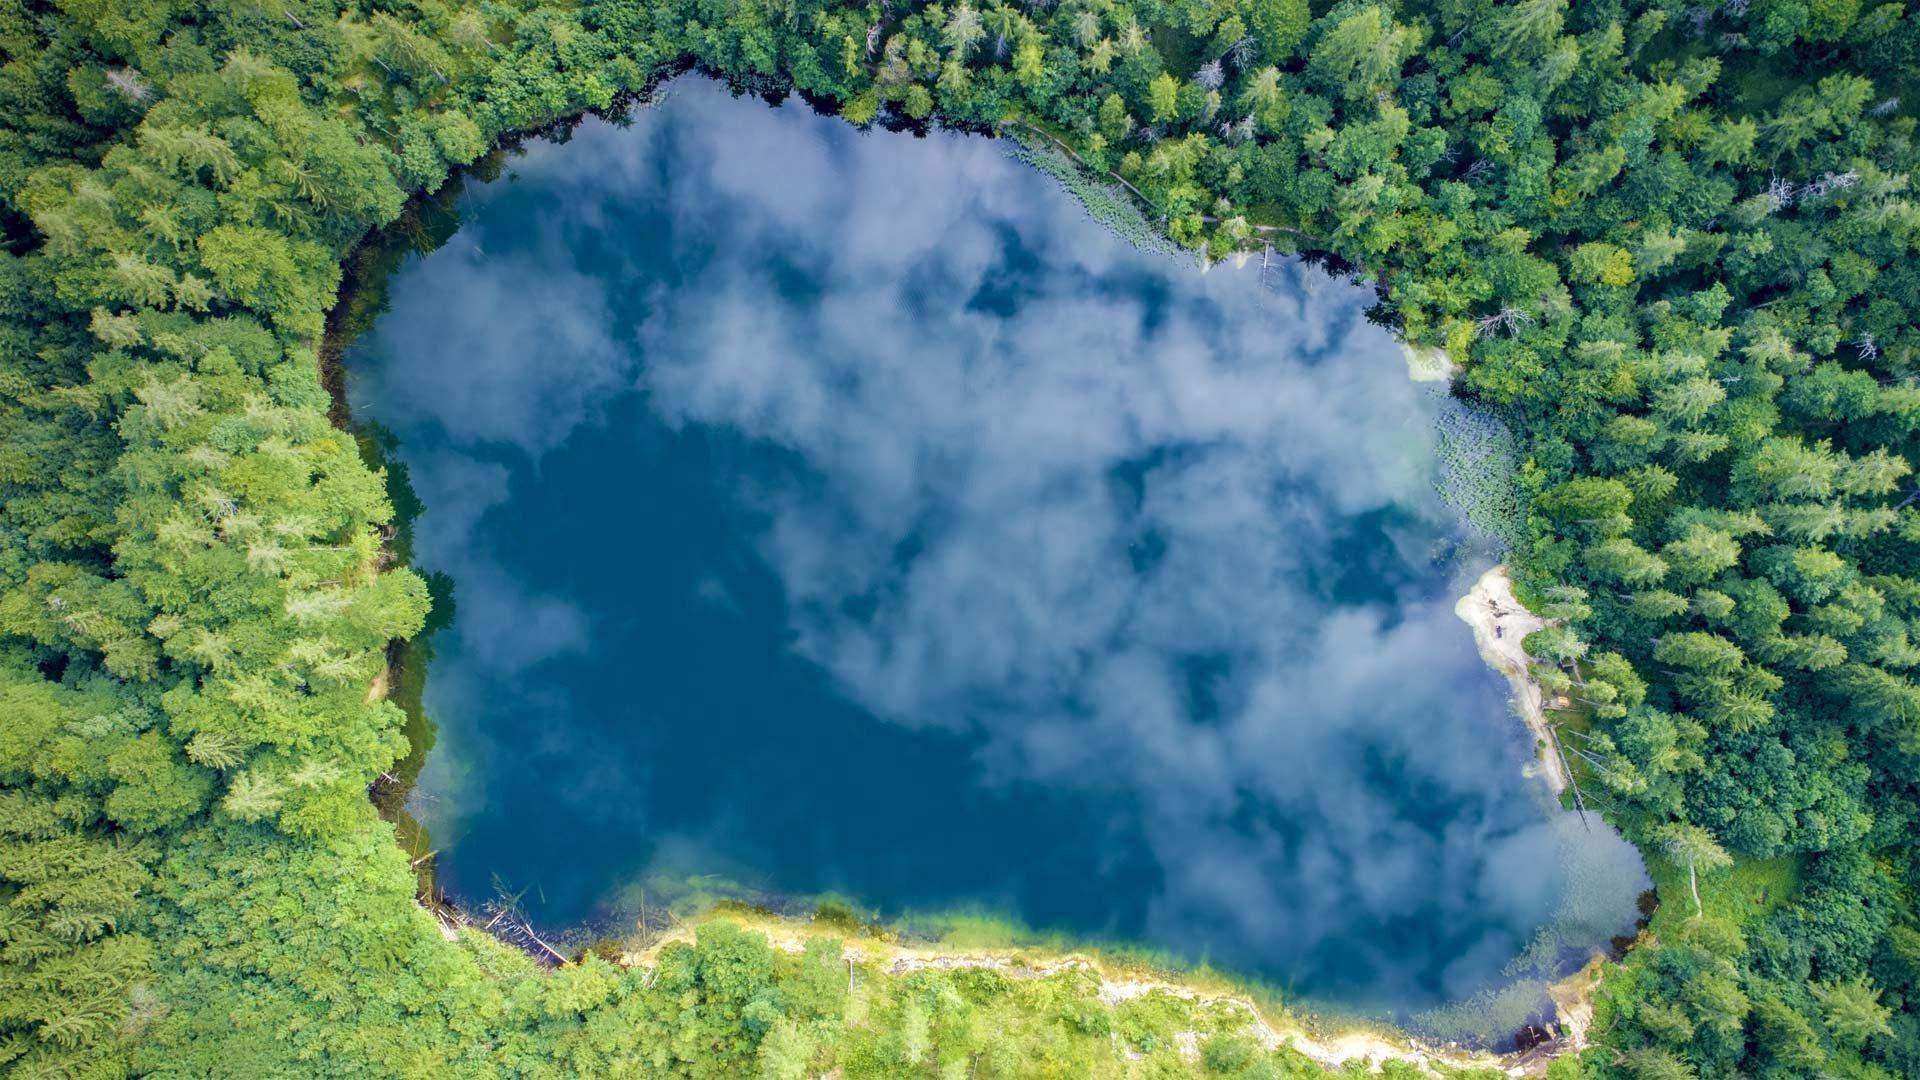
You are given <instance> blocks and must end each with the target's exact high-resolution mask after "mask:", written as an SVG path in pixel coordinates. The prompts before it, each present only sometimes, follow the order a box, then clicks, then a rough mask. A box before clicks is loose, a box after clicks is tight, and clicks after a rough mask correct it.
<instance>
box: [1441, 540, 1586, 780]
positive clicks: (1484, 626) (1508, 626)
mask: <svg viewBox="0 0 1920 1080" xmlns="http://www.w3.org/2000/svg"><path fill="white" fill-rule="evenodd" d="M1453 613H1454V614H1455V615H1457V616H1459V617H1460V621H1461V622H1464V623H1466V624H1467V625H1468V626H1469V627H1471V628H1472V630H1473V643H1474V645H1475V646H1476V647H1478V649H1479V650H1480V658H1481V659H1482V660H1485V661H1486V662H1487V666H1488V667H1491V668H1493V669H1494V670H1495V671H1497V672H1499V673H1500V674H1501V675H1503V676H1505V677H1506V680H1507V685H1508V686H1509V687H1511V688H1512V691H1513V708H1514V711H1515V712H1516V713H1518V714H1519V715H1520V720H1521V722H1522V723H1524V724H1526V726H1527V730H1528V731H1529V732H1531V733H1532V735H1533V740H1534V755H1533V756H1534V761H1533V764H1531V765H1529V766H1527V768H1526V770H1525V773H1526V775H1527V776H1529V777H1533V778H1536V779H1538V780H1539V781H1540V782H1541V783H1542V784H1544V785H1545V786H1546V788H1547V791H1548V793H1549V794H1551V795H1552V796H1553V799H1554V801H1555V803H1556V804H1557V803H1558V802H1559V800H1560V793H1561V792H1563V791H1565V790H1566V789H1567V786H1568V784H1569V783H1570V778H1569V777H1568V776H1567V772H1566V769H1565V768H1564V767H1563V766H1562V765H1561V763H1560V755H1559V753H1558V752H1557V751H1556V749H1555V739H1554V734H1553V729H1552V727H1551V725H1549V724H1548V723H1547V711H1546V694H1545V692H1544V691H1542V690H1541V689H1540V684H1539V682H1537V681H1535V679H1534V677H1533V672H1532V669H1531V664H1532V661H1531V659H1530V658H1529V657H1528V656H1527V651H1526V649H1525V647H1524V646H1523V645H1522V644H1521V643H1522V642H1524V641H1525V640H1526V637H1527V635H1528V634H1531V633H1533V632H1534V631H1535V630H1539V629H1541V628H1542V627H1545V626H1548V625H1551V620H1549V619H1545V618H1542V617H1540V616H1538V615H1535V614H1534V613H1533V612H1531V611H1528V610H1527V609H1526V607H1525V606H1524V605H1522V604H1521V603H1520V601H1519V600H1518V599H1516V598H1515V597H1514V595H1513V577H1512V574H1511V572H1510V571H1509V570H1508V569H1507V565H1506V564H1505V563H1501V564H1500V565H1498V566H1495V567H1494V568H1493V569H1491V570H1489V571H1487V572H1486V573H1484V574H1482V575H1480V580H1478V581H1476V582H1474V583H1473V588H1471V589H1469V590H1467V594H1466V595H1465V596H1462V597H1461V598H1460V600H1459V602H1458V603H1456V604H1455V605H1454V607H1453Z"/></svg>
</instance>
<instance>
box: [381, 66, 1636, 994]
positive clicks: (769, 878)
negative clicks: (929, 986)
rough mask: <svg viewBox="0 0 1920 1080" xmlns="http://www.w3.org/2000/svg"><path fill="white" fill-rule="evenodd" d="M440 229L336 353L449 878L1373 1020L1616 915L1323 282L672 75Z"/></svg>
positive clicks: (1338, 305)
mask: <svg viewBox="0 0 1920 1080" xmlns="http://www.w3.org/2000/svg"><path fill="white" fill-rule="evenodd" d="M461 214H462V219H463V227H462V229H461V231H460V232H459V233H458V234H457V235H456V236H455V237H454V238H453V239H452V240H451V241H450V242H449V243H447V244H446V245H445V246H444V247H442V248H440V249H439V250H438V251H435V252H434V253H432V254H431V255H428V256H425V257H421V258H417V259H414V260H412V261H410V262H409V263H408V264H407V265H405V266H404V267H403V268H402V269H401V270H400V271H399V272H398V273H397V274H396V276H395V277H394V278H393V280H392V282H391V286H392V289H391V301H390V309H389V311H388V312H387V314H385V315H384V316H383V317H382V318H381V319H380V321H379V322H378V323H377V325H376V326H375V328H374V329H373V331H372V332H370V333H369V334H367V335H366V336H365V337H364V338H363V339H362V340H361V341H360V342H359V343H358V344H357V346H356V347H355V349H354V351H353V353H352V355H351V356H350V359H349V365H350V372H351V377H350V388H351V396H352V401H353V405H354V409H355V414H356V416H357V417H358V418H359V419H361V420H363V421H372V422H375V423H378V424H380V425H382V426H384V427H385V428H387V429H389V430H390V431H391V432H392V433H394V434H395V435H396V436H397V438H398V444H397V446H398V450H397V455H398V459H399V460H400V461H401V462H403V463H404V464H405V466H406V468H407V473H408V477H409V479H410V481H411V484H412V486H413V488H414V490H415V492H416V494H417V495H418V496H419V497H420V499H421V500H422V501H423V503H424V505H425V507H426V511H425V513H424V514H423V515H422V516H421V517H420V518H419V520H418V523H417V543H416V557H417V562H418V564H419V566H420V567H421V568H422V569H423V570H426V571H434V572H440V573H444V574H446V575H448V576H449V577H450V579H451V580H452V582H453V606H452V617H451V621H450V624H449V625H448V626H447V627H446V628H445V629H443V630H441V631H439V632H438V633H437V634H436V636H435V638H434V641H433V649H434V656H435V659H434V661H433V663H432V665H431V667H430V669H429V671H428V679H427V690H426V702H427V706H428V712H429V714H430V715H431V717H432V718H433V720H434V721H435V722H436V723H437V724H438V727H439V736H438V743H437V745H436V747H435V748H434V750H433V751H432V753H431V755H430V756H429V759H428V762H427V767H426V770H425V772H424V773H423V775H422V780H421V785H420V788H419V795H418V797H417V798H416V802H415V808H416V810H417V812H418V813H419V815H420V816H421V817H422V818H423V819H425V821H426V822H427V824H428V825H429V826H430V827H431V829H432V830H433V836H434V844H435V846H436V847H438V848H439V849H440V850H441V852H442V854H441V857H440V862H439V867H440V881H441V884H442V885H443V886H444V887H445V888H447V889H448V890H449V891H450V892H451V893H452V894H453V895H455V896H456V897H461V898H465V899H467V900H469V901H478V900H482V899H485V898H486V897H487V896H489V895H491V894H493V893H494V892H495V891H497V890H498V889H501V888H505V889H509V890H511V891H514V892H519V891H521V890H525V893H524V897H523V901H522V902H523V904H524V906H525V907H526V908H527V910H528V911H529V913H530V914H531V915H532V917H533V918H534V920H535V921H536V922H537V923H539V924H540V925H542V926H545V927H564V926H567V925H571V924H579V923H582V922H588V921H596V920H597V921H608V922H611V921H613V920H617V919H628V920H630V919H631V917H632V911H633V909H634V907H635V906H636V905H637V903H638V901H639V899H640V897H641V895H642V893H641V889H642V888H643V887H646V888H647V889H649V890H650V891H649V893H648V895H650V896H651V897H652V901H651V902H652V903H655V904H657V903H658V902H659V901H660V898H661V897H662V896H669V895H672V894H673V892H674V890H675V889H685V888H687V887H689V883H690V882H691V883H692V884H693V886H695V887H698V888H702V889H721V890H722V891H734V892H739V893H742V894H744V895H750V896H761V897H775V898H778V897H804V896H814V895H818V894H824V893H835V894H839V895H843V896H846V897H849V898H852V899H853V900H855V901H856V902H858V903H860V904H862V905H868V906H871V907H872V908H874V909H876V910H878V911H880V912H882V913H884V914H886V915H889V916H899V915H902V914H911V913H929V912H943V911H952V910H955V909H974V910H981V911H986V912H991V913H995V914H998V915H1001V916H1004V917H1008V918H1011V919H1013V920H1016V921H1018V922H1020V923H1023V924H1025V925H1028V926H1032V927H1035V928H1039V929H1043V930H1057V931H1064V932H1069V933H1072V934H1076V935H1081V936H1087V937H1095V938H1101V939H1107V940H1113V941H1120V942H1127V943H1133V944H1139V945H1144V946H1147V947H1150V948H1154V949H1158V950H1163V951H1165V952H1168V953H1171V954H1174V955H1177V956H1181V957H1185V958H1188V959H1194V960H1201V959H1205V960H1208V961H1210V962H1212V963H1214V964H1215V965H1217V966H1221V967H1226V968H1229V969H1233V970H1237V971H1241V972H1245V973H1249V974H1252V975H1257V976H1260V977H1263V978H1267V979H1271V980H1272V981H1274V982H1275V983H1277V984H1279V985H1281V986H1284V987H1288V988H1292V989H1295V990H1297V991H1299V992H1302V993H1306V994H1308V995H1310V996H1313V997H1315V998H1319V999H1321V1000H1324V1001H1328V1002H1333V1003H1337V1004H1342V1005H1346V1006H1349V1007H1353V1008H1356V1009H1367V1010H1387V1011H1400V1012H1406V1011H1414V1010H1419V1009H1424V1008H1429V1007H1432V1006H1435V1005H1440V1004H1444V1003H1448V1002H1455V1001H1459V1000H1461V999H1463V998H1466V997H1467V996H1469V995H1472V994H1474V993H1477V992H1480V991H1483V990H1487V989H1489V988H1492V987H1497V986H1502V985H1506V984H1508V983H1509V982H1510V981H1511V980H1512V979H1514V978H1515V977H1516V976H1515V970H1516V969H1514V968H1512V967H1511V966H1510V965H1511V964H1512V962H1513V961H1514V960H1515V958H1516V957H1517V956H1518V955H1520V954H1521V953H1522V951H1523V950H1524V949H1525V947H1526V946H1527V944H1528V943H1529V941H1530V940H1532V939H1533V938H1534V937H1535V935H1536V934H1537V933H1538V932H1540V931H1541V930H1542V928H1549V929H1550V931H1551V934H1552V939H1553V941H1554V942H1555V943H1556V944H1557V945H1559V946H1564V947H1568V948H1575V947H1581V946H1588V945H1592V944H1594V943H1598V942H1603V941H1604V940H1605V938H1606V937H1607V936H1608V935H1609V934H1612V933H1616V932H1618V931H1620V930H1621V929H1623V928H1624V927H1626V926H1627V925H1628V924H1629V923H1630V922H1631V920H1632V917H1633V899H1634V896H1635V894H1636V893H1637V892H1638V891H1639V889H1640V888H1641V886H1642V883H1643V880H1644V879H1643V876H1642V875H1641V872H1640V870H1639V866H1638V863H1637V861H1636V859H1635V858H1634V856H1633V853H1632V851H1631V849H1629V848H1627V847H1626V846H1625V845H1624V844H1623V843H1621V842H1620V841H1619V840H1618V838H1617V837H1615V836H1613V835H1612V834H1611V833H1610V832H1607V831H1605V830H1604V829H1602V828H1599V827H1598V826H1597V823H1596V828H1595V830H1594V831H1593V832H1591V833H1589V832H1587V831H1586V830H1584V829H1583V828H1582V827H1581V826H1580V825H1579V824H1578V823H1575V822H1573V821H1572V820H1571V819H1570V818H1569V817H1568V816H1567V815H1564V814H1562V813H1561V812H1560V811H1558V810H1557V809H1556V808H1550V807H1549V806H1548V805H1547V804H1546V803H1545V801H1544V800H1543V798H1542V797H1541V796H1540V794H1539V793H1538V791H1536V790H1535V789H1534V788H1533V787H1532V786H1531V785H1530V784H1529V783H1528V782H1527V781H1525V780H1524V779H1523V778H1522V776H1521V773H1520V770H1521V767H1522V765H1523V764H1524V763H1525V761H1526V759H1527V756H1528V753H1529V746H1528V739H1527V737H1526V736H1525V734H1524V731H1523V730H1522V729H1521V727H1520V725H1519V724H1518V723H1517V722H1515V721H1514V720H1513V719H1512V718H1511V717H1510V715H1509V712H1508V708H1507V705H1506V702H1505V695H1504V686H1503V684H1502V683H1501V682H1500V680H1499V679H1498V678H1497V677H1496V676H1495V675H1494V674H1493V673H1492V672H1490V671H1489V670H1488V669H1487V668H1486V667H1485V666H1484V665H1483V664H1482V663H1481V662H1480V661H1479V659H1478V658H1477V656H1476V655H1475V653H1474V649H1473V645H1472V639H1471V635H1470V634H1469V632H1468V630H1467V628H1466V627H1465V625H1464V624H1462V623H1461V622H1459V621H1458V620H1457V619H1456V618H1455V617H1454V615H1453V613H1452V606H1453V603H1454V600H1455V598H1456V597H1457V596H1458V595H1459V594H1460V593H1461V592H1463V591H1464V589H1465V587H1466V585H1467V583H1469V582H1470V581H1471V580H1472V578H1473V576H1475V575H1476V574H1477V573H1478V572H1479V571H1481V570H1483V569H1485V568H1486V566H1488V565H1490V559H1489V558H1488V557H1487V556H1486V555H1485V554H1482V553H1479V552H1480V550H1481V547H1482V546H1483V545H1477V544H1475V543H1473V542H1472V541H1471V538H1469V537H1468V536H1466V535H1465V533H1464V530H1463V529H1462V527H1461V525H1460V523H1459V521H1458V519H1457V516H1456V515H1455V514H1454V513H1453V512H1452V511H1451V510H1449V509H1448V508H1447V507H1446V506H1445V505H1443V504H1442V502H1441V501H1440V500H1439V498H1438V497H1437V496H1436V495H1435V493H1434V480H1435V466H1434V464H1433V462H1434V443H1435V439H1436V435H1435V427H1434V424H1435V418H1436V417H1437V416H1438V415H1439V414H1440V413H1441V411H1442V410H1443V409H1444V408H1448V407H1451V406H1448V405H1447V404H1446V403H1445V401H1444V399H1443V398H1442V397H1441V396H1440V395H1438V394H1436V393H1435V392H1434V391H1433V390H1432V389H1430V388H1423V387H1420V386H1417V385H1415V384H1413V383H1411V382H1409V381H1408V379H1407V377H1406V370H1405V365H1404V364H1403V362H1402V359H1401V356H1400V352H1399V349H1398V347H1397V346H1396V345H1395V344H1394V343H1393V341H1392V340H1391V338H1390V336H1389V335H1388V334H1387V333H1386V332H1385V331H1383V330H1381V329H1379V328H1377V327H1374V326H1371V325H1369V324H1367V323H1366V322H1365V321H1364V320H1363V318H1362V312H1363V311H1364V309H1365V307H1366V305H1367V304H1368V303H1369V301H1370V295H1369V294H1368V293H1366V292H1365V291H1364V290H1362V289H1360V288H1358V287H1355V286H1352V285H1349V284H1343V283H1338V282H1334V281H1331V280H1328V279H1326V278H1325V277H1324V276H1322V275H1320V274H1319V273H1318V272H1317V271H1313V270H1311V269H1308V268H1305V267H1302V266H1299V265H1297V264H1287V265H1284V266H1281V267H1279V268H1277V269H1276V270H1274V271H1272V272H1269V273H1267V274H1266V275H1265V277H1266V278H1267V280H1266V281H1265V282H1262V281H1261V280H1260V279H1261V277H1262V274H1261V273H1260V271H1259V270H1258V269H1257V268H1255V267H1247V268H1243V269H1238V270H1235V269H1231V268H1219V267H1216V268H1214V269H1213V270H1211V271H1209V272H1204V273H1203V272H1202V271H1201V270H1200V269H1199V268H1198V267H1196V266H1194V265H1192V264H1191V263H1188V262H1184V261H1178V260H1173V259H1169V258H1164V257H1159V256H1153V255H1148V254H1145V253H1142V252H1139V251H1136V250H1134V249H1132V248H1129V247H1127V246H1126V245H1125V244H1123V243H1122V242H1120V241H1119V240H1117V239H1115V238H1114V237H1113V236H1111V235H1110V234H1109V233H1108V232H1106V231H1105V230H1104V229H1103V228H1102V227H1100V226H1099V225H1097V224H1095V223H1093V222H1092V221H1090V220H1088V218H1087V217H1086V215H1085V213H1084V212H1083V211H1082V210H1081V209H1080V208H1079V207H1078V206H1077V205H1076V204H1075V203H1074V202H1073V201H1072V200H1071V199H1070V198H1068V197H1067V196H1066V195H1065V194H1064V193H1063V192H1061V191H1060V190H1058V189H1057V187H1056V186H1055V185H1054V184H1053V182H1052V181H1050V180H1049V179H1048V178H1046V177H1045V176H1043V175H1041V174H1039V173H1037V172H1035V171H1033V170H1031V169H1028V168H1026V167H1024V166H1021V165H1019V164H1018V163H1016V162H1014V161H1012V160H1010V159H1008V157H1007V156H1006V153H1005V146H1004V144H999V143H994V142H991V141H988V140H984V139H979V138H969V137H962V136H958V135H946V134H943V135H936V136H934V137H930V138H925V139H916V138H911V137H908V136H904V135H887V134H882V133H874V134H866V135H863V134H860V133H858V132H855V131H853V130H852V129H850V128H847V127H846V126H845V125H843V124H840V123H838V122H836V121H832V120H828V119H823V118H820V117H816V116H814V115H812V114H811V113H809V112H808V111H806V110H805V109H804V108H802V107H799V106H797V105H796V104H790V105H788V106H785V107H782V108H777V109H775V108H768V107H767V106H766V105H765V104H763V103H761V102H758V101H755V100H752V99H742V100H736V99H732V98H729V97H728V96H727V95H726V94H725V93H724V92H723V91H721V90H720V89H718V88H716V87H714V86H712V85H709V84H705V83H702V82H698V81H695V80H681V81H679V82H676V83H675V84H673V87H672V90H671V95H670V99H669V100H668V101H667V102H666V103H665V104H663V105H661V106H659V107H656V108H653V109H649V110H645V111H642V112H639V113H637V114H636V115H635V116H634V118H633V120H632V122H631V124H630V125H629V126H624V127H617V126H614V125H611V124H608V123H605V122H602V121H597V120H590V121H588V122H586V123H585V124H583V125H582V126H581V127H580V128H579V129H578V130H577V131H576V132H575V133H574V134H573V136H572V137H571V139H570V140H569V141H568V142H567V143H566V144H564V145H555V144H552V143H544V142H543V143H537V144H534V145H532V146H530V147H529V148H528V150H527V152H526V154H525V155H524V156H522V157H519V158H517V159H516V160H514V161H513V162H512V163H511V164H510V166H509V170H508V174H507V175H506V176H504V177H502V178H501V179H500V180H498V181H496V182H493V183H490V184H483V185H475V186H473V187H471V188H469V190H468V192H467V193H466V194H465V195H463V196H462V199H461ZM1576 882H1578V885H1579V887H1578V889H1575V888H1574V884H1575V883H1576ZM1541 970H1542V971H1544V970H1545V969H1541ZM1534 973H1535V974H1538V973H1540V972H1538V971H1536V972H1534Z"/></svg>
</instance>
